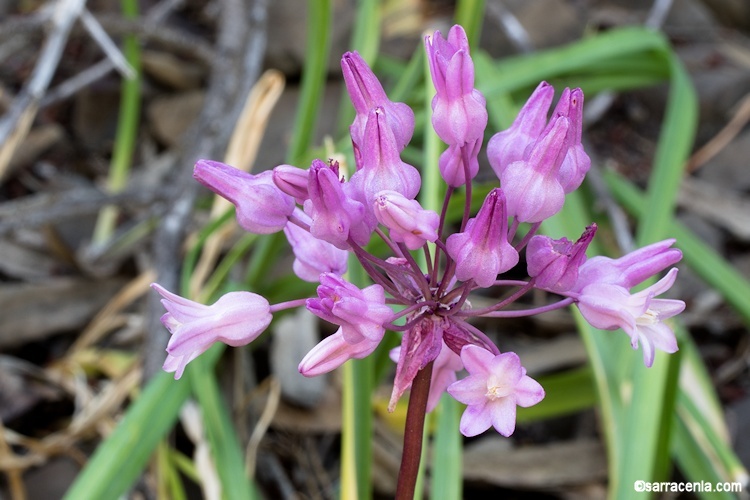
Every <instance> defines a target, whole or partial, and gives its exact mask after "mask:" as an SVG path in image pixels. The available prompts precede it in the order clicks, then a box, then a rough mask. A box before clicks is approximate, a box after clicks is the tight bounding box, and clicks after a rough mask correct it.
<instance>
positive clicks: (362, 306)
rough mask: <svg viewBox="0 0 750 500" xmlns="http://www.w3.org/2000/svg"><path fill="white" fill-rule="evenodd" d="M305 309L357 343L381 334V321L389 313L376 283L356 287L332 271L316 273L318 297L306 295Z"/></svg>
mask: <svg viewBox="0 0 750 500" xmlns="http://www.w3.org/2000/svg"><path fill="white" fill-rule="evenodd" d="M306 305H307V309H308V310H309V311H310V312H312V313H313V314H314V315H316V316H318V317H319V318H321V319H324V320H326V321H328V322H330V323H333V324H335V325H339V326H341V333H342V335H343V336H344V339H345V340H346V341H347V342H349V343H350V344H357V343H359V342H360V341H362V340H363V339H369V340H371V341H374V340H379V339H382V338H383V331H384V328H383V323H385V322H387V321H389V320H390V318H391V317H392V316H393V311H391V308H390V307H388V306H387V305H385V293H384V291H383V287H382V286H380V285H371V286H368V287H367V288H364V289H362V290H360V289H359V288H357V287H356V286H354V285H352V284H351V283H349V282H348V281H346V280H344V279H343V278H341V277H340V276H337V275H335V274H332V273H323V274H321V275H320V286H319V287H318V298H317V299H307V302H306Z"/></svg>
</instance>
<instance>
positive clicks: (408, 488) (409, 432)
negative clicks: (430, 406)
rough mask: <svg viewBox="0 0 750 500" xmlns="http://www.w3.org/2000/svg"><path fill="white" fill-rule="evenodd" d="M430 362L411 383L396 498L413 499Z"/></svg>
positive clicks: (419, 456)
mask: <svg viewBox="0 0 750 500" xmlns="http://www.w3.org/2000/svg"><path fill="white" fill-rule="evenodd" d="M432 364H433V362H432V361H431V362H430V363H429V364H428V365H427V366H425V367H424V368H423V369H421V370H419V371H418V372H417V376H416V377H414V380H413V381H412V383H411V392H410V394H409V409H408V410H407V412H406V427H405V428H404V452H403V455H401V469H400V470H399V473H398V483H397V484H396V500H413V499H414V489H415V488H416V484H417V474H418V473H419V461H420V460H421V458H422V436H423V434H424V418H425V414H426V413H427V396H428V395H429V393H430V379H431V378H432Z"/></svg>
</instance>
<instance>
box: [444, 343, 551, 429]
mask: <svg viewBox="0 0 750 500" xmlns="http://www.w3.org/2000/svg"><path fill="white" fill-rule="evenodd" d="M461 361H462V362H463V365H464V367H465V368H466V371H467V372H469V376H468V377H466V378H464V379H461V380H459V381H458V382H454V383H453V384H451V385H450V386H448V393H449V394H450V395H451V396H453V397H454V398H455V399H456V400H457V401H459V402H461V403H464V404H465V405H467V407H466V410H465V411H464V413H463V415H462V416H461V422H460V424H459V427H460V430H461V434H463V435H464V436H466V437H471V436H476V435H478V434H481V433H482V432H484V431H486V430H487V429H489V428H490V426H493V427H494V428H495V430H496V431H497V432H499V433H500V434H502V435H503V436H506V437H508V436H510V435H511V434H513V431H514V430H515V428H516V406H521V407H524V408H526V407H529V406H533V405H535V404H537V403H538V402H540V401H541V400H542V399H544V389H542V386H541V385H539V382H537V381H536V380H534V379H532V378H531V377H529V376H528V375H526V369H525V368H524V367H523V366H521V360H520V359H519V358H518V355H517V354H516V353H514V352H506V353H503V354H498V355H495V354H493V353H491V352H489V351H487V350H486V349H482V348H481V347H477V346H475V345H467V346H466V347H464V348H463V349H462V350H461Z"/></svg>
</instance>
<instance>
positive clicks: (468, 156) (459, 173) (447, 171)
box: [438, 137, 482, 187]
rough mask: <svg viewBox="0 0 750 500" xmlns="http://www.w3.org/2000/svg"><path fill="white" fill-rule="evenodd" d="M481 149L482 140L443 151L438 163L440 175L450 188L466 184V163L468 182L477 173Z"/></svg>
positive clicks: (449, 147) (452, 146) (451, 146)
mask: <svg viewBox="0 0 750 500" xmlns="http://www.w3.org/2000/svg"><path fill="white" fill-rule="evenodd" d="M481 148H482V138H481V137H480V138H479V139H477V140H475V141H474V142H469V143H466V144H464V145H463V146H456V145H450V146H448V149H446V150H445V151H443V153H442V154H441V155H440V160H439V161H438V168H440V175H442V176H443V180H444V181H445V182H446V184H448V185H449V186H452V187H459V186H463V185H465V184H466V171H467V169H466V164H467V163H468V167H469V168H468V172H469V181H471V180H472V179H473V178H474V177H476V176H477V174H478V173H479V158H478V157H479V150H480V149H481Z"/></svg>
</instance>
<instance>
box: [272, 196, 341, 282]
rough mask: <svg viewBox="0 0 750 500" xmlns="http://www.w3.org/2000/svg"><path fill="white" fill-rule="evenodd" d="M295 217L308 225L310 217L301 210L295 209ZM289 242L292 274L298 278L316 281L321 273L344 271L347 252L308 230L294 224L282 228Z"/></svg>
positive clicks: (339, 272)
mask: <svg viewBox="0 0 750 500" xmlns="http://www.w3.org/2000/svg"><path fill="white" fill-rule="evenodd" d="M295 217H296V218H298V219H299V220H301V221H302V222H305V223H307V224H308V225H309V224H310V223H311V222H312V221H311V220H310V217H309V216H308V215H307V214H305V213H304V212H303V211H302V210H300V209H296V210H295ZM284 234H285V235H286V238H287V240H289V244H290V245H292V251H293V252H294V264H293V265H292V268H293V270H294V274H296V275H297V276H298V277H299V278H300V279H303V280H305V281H310V282H317V281H318V278H319V276H320V274H321V273H333V274H338V275H342V274H344V273H345V272H346V267H347V260H348V258H349V252H347V251H346V250H341V249H339V248H336V247H335V246H333V245H332V244H330V243H328V242H327V241H323V240H319V239H318V238H316V237H315V236H313V235H312V234H310V232H309V231H307V230H305V229H303V228H301V227H299V226H298V225H296V224H291V223H290V224H287V225H286V227H285V228H284Z"/></svg>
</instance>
